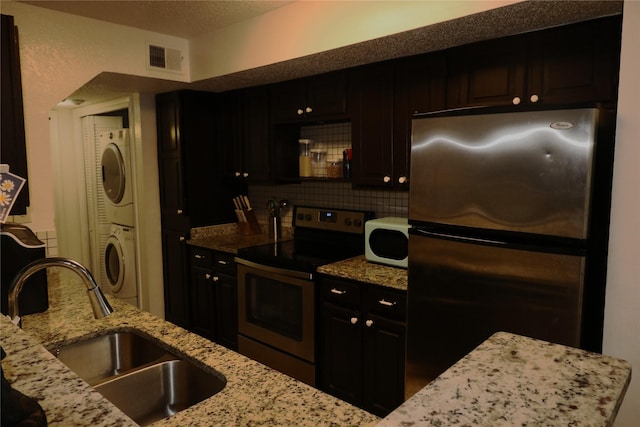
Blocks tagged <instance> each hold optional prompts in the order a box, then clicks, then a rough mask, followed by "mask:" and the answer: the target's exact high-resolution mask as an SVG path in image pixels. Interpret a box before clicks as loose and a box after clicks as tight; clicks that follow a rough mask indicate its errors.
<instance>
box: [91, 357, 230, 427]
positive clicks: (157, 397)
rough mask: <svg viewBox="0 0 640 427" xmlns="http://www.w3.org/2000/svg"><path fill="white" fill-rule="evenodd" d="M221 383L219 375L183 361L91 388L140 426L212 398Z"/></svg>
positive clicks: (157, 366) (114, 379) (222, 386)
mask: <svg viewBox="0 0 640 427" xmlns="http://www.w3.org/2000/svg"><path fill="white" fill-rule="evenodd" d="M225 384H226V380H225V379H224V377H222V376H220V377H218V376H216V375H214V374H212V373H209V372H205V371H203V370H202V369H200V368H198V367H197V366H195V365H194V364H192V363H189V362H187V361H185V360H171V361H167V362H162V363H159V364H156V365H152V366H148V367H146V368H143V369H140V370H138V371H135V372H133V373H130V374H125V375H121V376H119V377H116V378H113V379H112V380H109V381H105V382H103V383H102V384H99V385H97V386H96V387H95V389H96V391H98V392H99V393H100V394H102V395H103V396H104V397H106V398H107V399H108V400H110V401H111V403H113V404H114V405H116V406H117V407H118V408H120V410H121V411H122V412H124V413H125V414H127V415H128V416H129V417H130V418H131V419H133V420H134V421H135V422H136V423H138V424H140V425H143V426H144V425H148V424H151V423H153V422H155V421H158V420H161V419H163V418H166V417H170V416H172V415H175V414H176V413H177V412H179V411H182V410H184V409H187V408H188V407H190V406H192V405H195V404H196V403H198V402H201V401H203V400H204V399H206V398H208V397H211V396H213V395H214V394H216V393H218V392H219V391H221V390H222V389H223V388H224V386H225Z"/></svg>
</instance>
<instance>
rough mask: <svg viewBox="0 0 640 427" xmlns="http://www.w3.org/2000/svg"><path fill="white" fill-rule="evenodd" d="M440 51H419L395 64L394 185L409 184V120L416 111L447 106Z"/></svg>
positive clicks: (402, 186) (401, 187) (442, 60)
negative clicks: (425, 53)
mask: <svg viewBox="0 0 640 427" xmlns="http://www.w3.org/2000/svg"><path fill="white" fill-rule="evenodd" d="M446 72H447V70H446V62H445V58H444V56H443V55H421V56H418V57H413V58H409V59H406V60H402V61H400V62H398V63H397V64H396V69H395V82H394V134H393V174H394V176H393V186H394V188H396V189H399V190H408V188H409V180H408V178H409V173H410V172H409V166H410V163H409V158H410V153H411V120H412V119H413V115H414V114H417V113H426V112H430V111H437V110H443V109H445V108H446Z"/></svg>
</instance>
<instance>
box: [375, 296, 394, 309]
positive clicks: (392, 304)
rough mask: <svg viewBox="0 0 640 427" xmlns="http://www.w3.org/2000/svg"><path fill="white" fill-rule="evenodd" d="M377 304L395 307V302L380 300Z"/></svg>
mask: <svg viewBox="0 0 640 427" xmlns="http://www.w3.org/2000/svg"><path fill="white" fill-rule="evenodd" d="M378 304H380V305H386V306H387V307H393V306H394V305H396V304H397V303H396V302H395V301H387V300H385V299H384V298H382V299H381V300H380V301H378Z"/></svg>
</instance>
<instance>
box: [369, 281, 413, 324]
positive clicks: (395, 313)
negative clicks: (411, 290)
mask: <svg viewBox="0 0 640 427" xmlns="http://www.w3.org/2000/svg"><path fill="white" fill-rule="evenodd" d="M367 306H368V308H369V311H370V312H372V313H377V314H379V315H381V316H385V317H389V318H392V319H397V320H401V321H403V322H404V321H405V315H406V312H407V294H406V293H404V292H394V291H391V290H387V289H384V288H380V287H375V286H372V287H370V288H369V292H368V293H367Z"/></svg>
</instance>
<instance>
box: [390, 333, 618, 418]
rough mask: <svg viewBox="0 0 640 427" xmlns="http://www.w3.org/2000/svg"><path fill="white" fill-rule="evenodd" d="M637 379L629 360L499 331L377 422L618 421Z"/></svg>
mask: <svg viewBox="0 0 640 427" xmlns="http://www.w3.org/2000/svg"><path fill="white" fill-rule="evenodd" d="M630 380H631V365H629V363H627V362H625V361H624V360H621V359H617V358H614V357H609V356H603V355H601V354H597V353H590V352H587V351H584V350H579V349H576V348H571V347H566V346H563V345H559V344H551V343H548V342H545V341H539V340H535V339H532V338H527V337H523V336H519V335H513V334H509V333H506V332H498V333H496V334H494V335H493V336H491V337H490V338H489V339H487V340H486V341H485V342H484V343H482V344H481V345H479V346H478V347H477V348H476V349H474V350H473V351H472V352H470V353H469V354H468V355H467V356H465V357H464V358H462V359H461V360H460V361H458V362H457V363H456V364H455V365H453V366H452V367H451V368H449V369H448V370H447V371H445V372H444V373H443V374H442V375H440V376H439V377H438V378H436V379H435V380H434V381H432V382H431V383H430V384H428V385H427V386H426V387H424V388H423V389H422V390H420V391H418V392H417V393H416V394H415V395H413V397H411V398H410V399H409V400H407V401H406V402H405V403H403V404H402V405H401V406H400V407H399V408H397V409H396V410H395V411H394V412H392V413H391V414H390V415H388V416H387V417H386V418H384V419H383V420H382V421H381V422H380V423H379V424H378V426H379V427H397V426H418V425H419V426H472V425H480V426H558V427H560V426H582V427H584V426H593V427H595V426H611V425H613V421H614V420H615V417H616V414H617V413H618V409H619V408H620V405H621V404H622V400H623V397H624V394H625V392H626V390H627V387H628V386H629V381H630Z"/></svg>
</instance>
